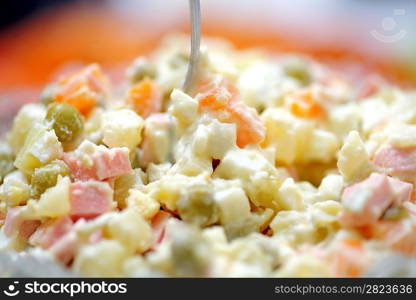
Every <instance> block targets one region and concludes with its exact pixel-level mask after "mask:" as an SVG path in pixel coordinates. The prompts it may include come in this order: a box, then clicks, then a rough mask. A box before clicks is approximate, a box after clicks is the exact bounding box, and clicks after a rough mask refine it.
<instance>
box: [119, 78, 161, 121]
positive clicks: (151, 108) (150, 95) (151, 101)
mask: <svg viewBox="0 0 416 300" xmlns="http://www.w3.org/2000/svg"><path fill="white" fill-rule="evenodd" d="M126 101H127V102H128V103H130V104H132V105H133V109H134V110H135V111H136V112H137V113H138V114H139V115H141V116H142V117H144V118H147V117H148V116H150V115H151V114H153V113H157V112H160V110H161V109H162V102H163V97H162V92H161V90H160V88H159V87H158V86H157V84H156V83H155V82H154V81H152V80H151V79H149V78H145V79H143V80H142V81H139V82H138V83H136V84H135V85H134V86H133V87H132V88H131V89H130V90H129V91H128V94H127V99H126Z"/></svg>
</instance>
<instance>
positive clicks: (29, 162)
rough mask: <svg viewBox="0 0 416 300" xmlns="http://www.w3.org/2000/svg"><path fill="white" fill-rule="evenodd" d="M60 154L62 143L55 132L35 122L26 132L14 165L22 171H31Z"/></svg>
mask: <svg viewBox="0 0 416 300" xmlns="http://www.w3.org/2000/svg"><path fill="white" fill-rule="evenodd" d="M62 154H63V149H62V145H61V143H60V142H59V141H58V138H57V136H56V135H55V132H54V131H53V130H49V129H48V128H47V127H46V126H45V125H43V124H37V125H36V126H34V127H33V128H32V129H31V130H30V132H29V133H28V135H27V137H26V140H25V143H24V145H23V147H22V148H21V149H20V151H19V153H18V154H17V156H16V160H15V162H14V165H15V167H16V168H18V169H19V170H21V171H23V172H26V173H31V172H33V170H34V169H35V168H38V167H40V166H42V165H43V164H46V163H48V162H50V161H52V160H54V159H57V158H60V157H61V156H62Z"/></svg>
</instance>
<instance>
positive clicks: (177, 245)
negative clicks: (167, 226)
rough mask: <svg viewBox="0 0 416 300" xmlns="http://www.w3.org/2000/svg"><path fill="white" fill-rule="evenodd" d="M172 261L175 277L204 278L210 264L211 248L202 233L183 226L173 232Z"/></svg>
mask: <svg viewBox="0 0 416 300" xmlns="http://www.w3.org/2000/svg"><path fill="white" fill-rule="evenodd" d="M171 250H172V259H173V265H174V269H175V276H185V277H202V276H204V275H206V273H207V269H208V264H209V248H208V245H207V243H206V241H205V240H204V239H203V238H202V236H201V234H200V232H199V231H198V230H197V229H196V228H193V227H190V226H186V225H185V226H183V227H180V228H177V230H175V231H174V232H173V237H172V244H171Z"/></svg>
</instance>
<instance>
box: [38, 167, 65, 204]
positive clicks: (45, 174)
mask: <svg viewBox="0 0 416 300" xmlns="http://www.w3.org/2000/svg"><path fill="white" fill-rule="evenodd" d="M59 175H61V176H66V175H68V167H67V165H66V164H65V163H64V162H63V161H61V160H54V161H52V162H50V163H49V164H47V165H45V166H42V167H40V168H37V169H35V171H34V172H33V175H32V180H31V182H30V183H31V191H30V195H31V197H32V198H39V196H40V195H42V194H43V193H44V192H45V191H46V190H47V189H48V188H50V187H53V186H55V185H56V183H57V181H58V176H59Z"/></svg>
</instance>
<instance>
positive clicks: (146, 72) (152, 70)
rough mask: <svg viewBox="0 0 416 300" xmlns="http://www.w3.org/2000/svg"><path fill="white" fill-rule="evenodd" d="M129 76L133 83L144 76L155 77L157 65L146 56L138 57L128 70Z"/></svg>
mask: <svg viewBox="0 0 416 300" xmlns="http://www.w3.org/2000/svg"><path fill="white" fill-rule="evenodd" d="M127 75H128V77H129V79H130V81H131V82H132V83H136V82H139V81H141V80H143V79H144V78H151V79H153V78H155V77H156V67H155V66H154V64H152V63H151V62H149V61H148V60H146V59H144V58H139V59H137V60H136V61H135V62H134V64H133V65H132V66H131V67H130V68H129V70H128V74H127Z"/></svg>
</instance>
